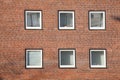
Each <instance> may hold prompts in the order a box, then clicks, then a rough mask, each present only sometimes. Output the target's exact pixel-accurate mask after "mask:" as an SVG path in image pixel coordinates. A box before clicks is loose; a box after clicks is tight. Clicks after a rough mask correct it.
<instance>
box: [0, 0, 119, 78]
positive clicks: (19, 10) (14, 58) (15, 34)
mask: <svg viewBox="0 0 120 80" xmlns="http://www.w3.org/2000/svg"><path fill="white" fill-rule="evenodd" d="M25 10H42V14H43V15H42V19H43V25H42V26H43V30H25V26H24V25H25V24H24V11H25ZM58 10H75V27H76V29H75V30H58ZM89 10H105V11H106V30H93V31H91V30H89V29H88V11H89ZM26 48H42V49H43V69H26V68H25V49H26ZM59 48H75V49H76V68H75V69H60V68H59V67H58V49H59ZM90 48H105V49H106V50H107V68H106V69H91V68H90V67H89V49H90ZM119 79H120V0H1V1H0V80H119Z"/></svg>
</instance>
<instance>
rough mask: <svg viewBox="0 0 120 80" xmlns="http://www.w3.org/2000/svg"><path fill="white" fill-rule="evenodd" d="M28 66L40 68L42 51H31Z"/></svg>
mask: <svg viewBox="0 0 120 80" xmlns="http://www.w3.org/2000/svg"><path fill="white" fill-rule="evenodd" d="M27 56H28V60H27V61H28V64H27V65H30V66H38V65H41V59H40V58H41V53H40V51H29V52H28V55H27Z"/></svg>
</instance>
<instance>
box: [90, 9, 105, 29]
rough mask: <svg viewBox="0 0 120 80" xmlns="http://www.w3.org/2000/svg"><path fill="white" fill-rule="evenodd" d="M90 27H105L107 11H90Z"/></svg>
mask: <svg viewBox="0 0 120 80" xmlns="http://www.w3.org/2000/svg"><path fill="white" fill-rule="evenodd" d="M89 27H90V29H105V12H104V11H90V12H89Z"/></svg>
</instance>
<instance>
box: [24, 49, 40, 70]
mask: <svg viewBox="0 0 120 80" xmlns="http://www.w3.org/2000/svg"><path fill="white" fill-rule="evenodd" d="M29 51H40V52H41V53H40V54H41V57H40V61H41V62H40V63H41V65H38V66H31V65H27V64H28V56H27V55H28V54H29V53H28V52H29ZM26 68H42V50H26Z"/></svg>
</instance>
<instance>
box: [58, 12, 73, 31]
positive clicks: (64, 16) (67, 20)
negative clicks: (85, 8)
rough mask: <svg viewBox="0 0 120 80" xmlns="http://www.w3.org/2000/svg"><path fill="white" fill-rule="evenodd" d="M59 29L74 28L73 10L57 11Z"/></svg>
mask: <svg viewBox="0 0 120 80" xmlns="http://www.w3.org/2000/svg"><path fill="white" fill-rule="evenodd" d="M59 29H74V11H59Z"/></svg>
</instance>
